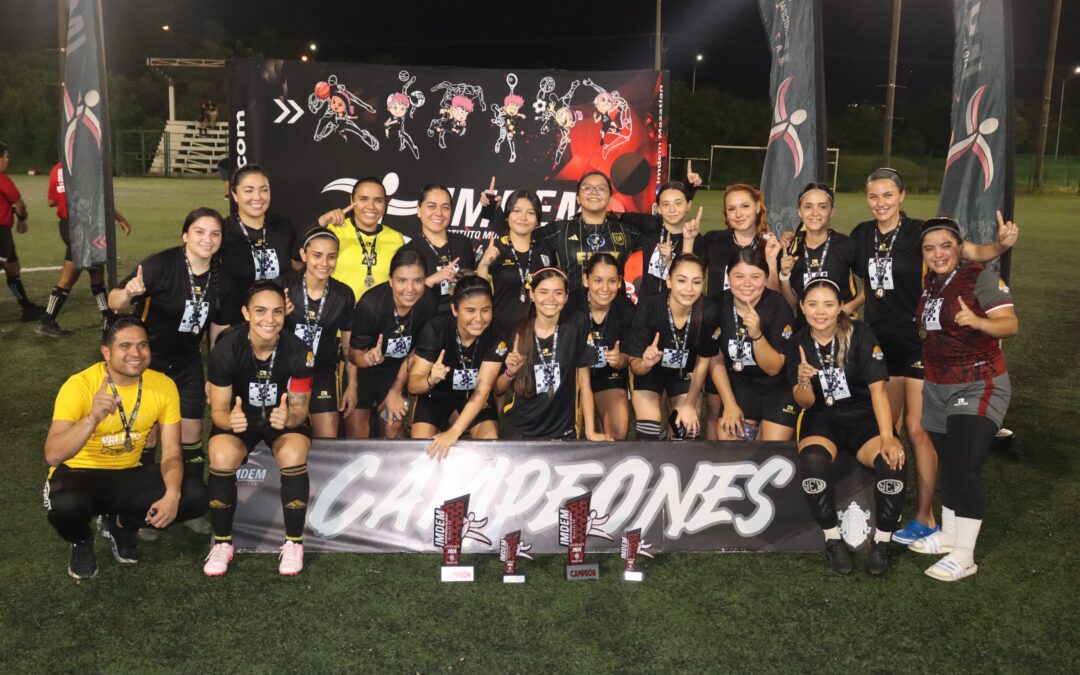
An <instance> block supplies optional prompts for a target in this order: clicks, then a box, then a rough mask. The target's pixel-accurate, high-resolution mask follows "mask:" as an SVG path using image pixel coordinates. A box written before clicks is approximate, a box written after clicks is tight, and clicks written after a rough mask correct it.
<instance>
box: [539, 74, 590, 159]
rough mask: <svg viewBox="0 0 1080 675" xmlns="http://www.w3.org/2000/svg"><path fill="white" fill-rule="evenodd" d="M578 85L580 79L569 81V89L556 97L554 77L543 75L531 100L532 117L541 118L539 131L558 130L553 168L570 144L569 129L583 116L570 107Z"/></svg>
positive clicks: (545, 132) (544, 132)
mask: <svg viewBox="0 0 1080 675" xmlns="http://www.w3.org/2000/svg"><path fill="white" fill-rule="evenodd" d="M579 86H581V81H580V80H574V81H573V82H571V83H570V89H568V90H567V92H566V93H565V94H563V95H562V97H558V96H555V78H552V77H545V78H544V79H542V80H540V89H539V90H538V91H537V92H536V100H535V101H533V112H534V113H535V115H534V119H537V120H543V124H542V125H541V126H540V133H541V134H547V133H551V132H552V131H558V132H559V146H558V148H556V150H555V161H554V163H553V164H552V165H551V168H553V169H554V168H556V167H557V166H559V163H560V162H561V161H562V156H563V153H564V152H566V148H567V146H569V145H570V131H571V130H572V129H573V128H574V125H575V124H577V123H578V122H580V121H581V119H582V117H583V116H582V114H581V111H580V110H573V109H572V108H571V107H570V101H571V99H573V98H574V92H575V91H577V88H578V87H579Z"/></svg>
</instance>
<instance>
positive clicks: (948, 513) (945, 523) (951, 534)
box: [938, 506, 956, 546]
mask: <svg viewBox="0 0 1080 675" xmlns="http://www.w3.org/2000/svg"><path fill="white" fill-rule="evenodd" d="M938 537H940V539H941V542H942V543H943V544H946V545H948V546H952V545H953V544H954V543H955V542H956V511H953V510H952V509H950V508H949V507H947V506H943V507H941V532H939V533H938Z"/></svg>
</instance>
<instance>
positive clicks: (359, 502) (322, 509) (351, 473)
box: [308, 453, 382, 539]
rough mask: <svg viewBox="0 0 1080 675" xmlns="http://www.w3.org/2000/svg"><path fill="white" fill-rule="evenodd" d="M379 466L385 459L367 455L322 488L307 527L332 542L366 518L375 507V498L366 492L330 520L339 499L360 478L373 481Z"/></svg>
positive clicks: (346, 466) (356, 460) (337, 474)
mask: <svg viewBox="0 0 1080 675" xmlns="http://www.w3.org/2000/svg"><path fill="white" fill-rule="evenodd" d="M380 466H382V459H380V458H379V456H378V455H374V454H371V453H364V454H362V455H360V456H359V457H357V458H356V459H354V460H353V461H351V462H349V463H348V464H346V465H345V466H343V467H342V468H341V469H340V470H339V471H338V472H337V473H336V474H334V477H333V478H331V479H330V480H329V481H327V482H326V484H325V485H323V488H322V490H321V491H319V496H318V497H317V498H316V499H315V503H314V504H312V506H311V511H309V512H308V525H309V526H311V529H312V530H314V531H315V532H316V533H317V534H318V535H319V536H321V537H325V538H327V539H332V538H334V537H336V536H338V535H339V534H341V533H342V532H344V531H345V530H347V529H349V526H350V525H352V524H353V523H354V522H355V521H357V520H359V519H360V518H361V517H363V515H364V513H366V512H367V510H368V509H370V508H371V507H372V506H373V505H374V504H375V497H374V496H373V495H370V494H368V493H366V492H361V493H359V494H357V496H356V500H355V501H354V502H353V503H352V504H349V505H348V506H347V507H346V508H344V509H342V510H341V512H339V513H338V514H337V515H336V516H334V517H333V518H330V517H329V516H330V509H331V508H332V507H333V506H334V504H336V503H337V500H338V497H339V496H341V495H342V494H344V493H345V492H346V491H347V490H348V489H349V485H351V484H352V482H353V480H355V479H356V478H357V476H361V475H362V476H364V477H365V478H374V477H375V475H376V474H377V473H378V472H379V467H380Z"/></svg>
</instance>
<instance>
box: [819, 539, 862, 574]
mask: <svg viewBox="0 0 1080 675" xmlns="http://www.w3.org/2000/svg"><path fill="white" fill-rule="evenodd" d="M825 557H826V558H828V559H829V564H830V565H831V566H832V571H833V572H836V573H837V574H851V570H853V569H855V564H854V563H853V562H852V561H851V551H849V550H848V547H847V544H845V543H844V540H843V539H829V540H827V541H826V542H825Z"/></svg>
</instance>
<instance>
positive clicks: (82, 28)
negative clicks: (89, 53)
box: [67, 0, 86, 58]
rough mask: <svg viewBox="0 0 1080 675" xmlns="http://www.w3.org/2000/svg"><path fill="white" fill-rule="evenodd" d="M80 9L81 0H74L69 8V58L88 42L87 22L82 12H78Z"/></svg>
mask: <svg viewBox="0 0 1080 675" xmlns="http://www.w3.org/2000/svg"><path fill="white" fill-rule="evenodd" d="M79 11H80V10H79V0H72V2H71V7H70V9H69V10H68V13H69V15H70V19H69V20H68V34H67V42H68V44H67V56H68V57H69V58H70V57H71V55H72V54H74V53H75V52H77V51H79V48H80V47H82V46H83V45H84V44H86V24H85V23H84V22H83V18H82V14H79V13H78V12H79Z"/></svg>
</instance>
